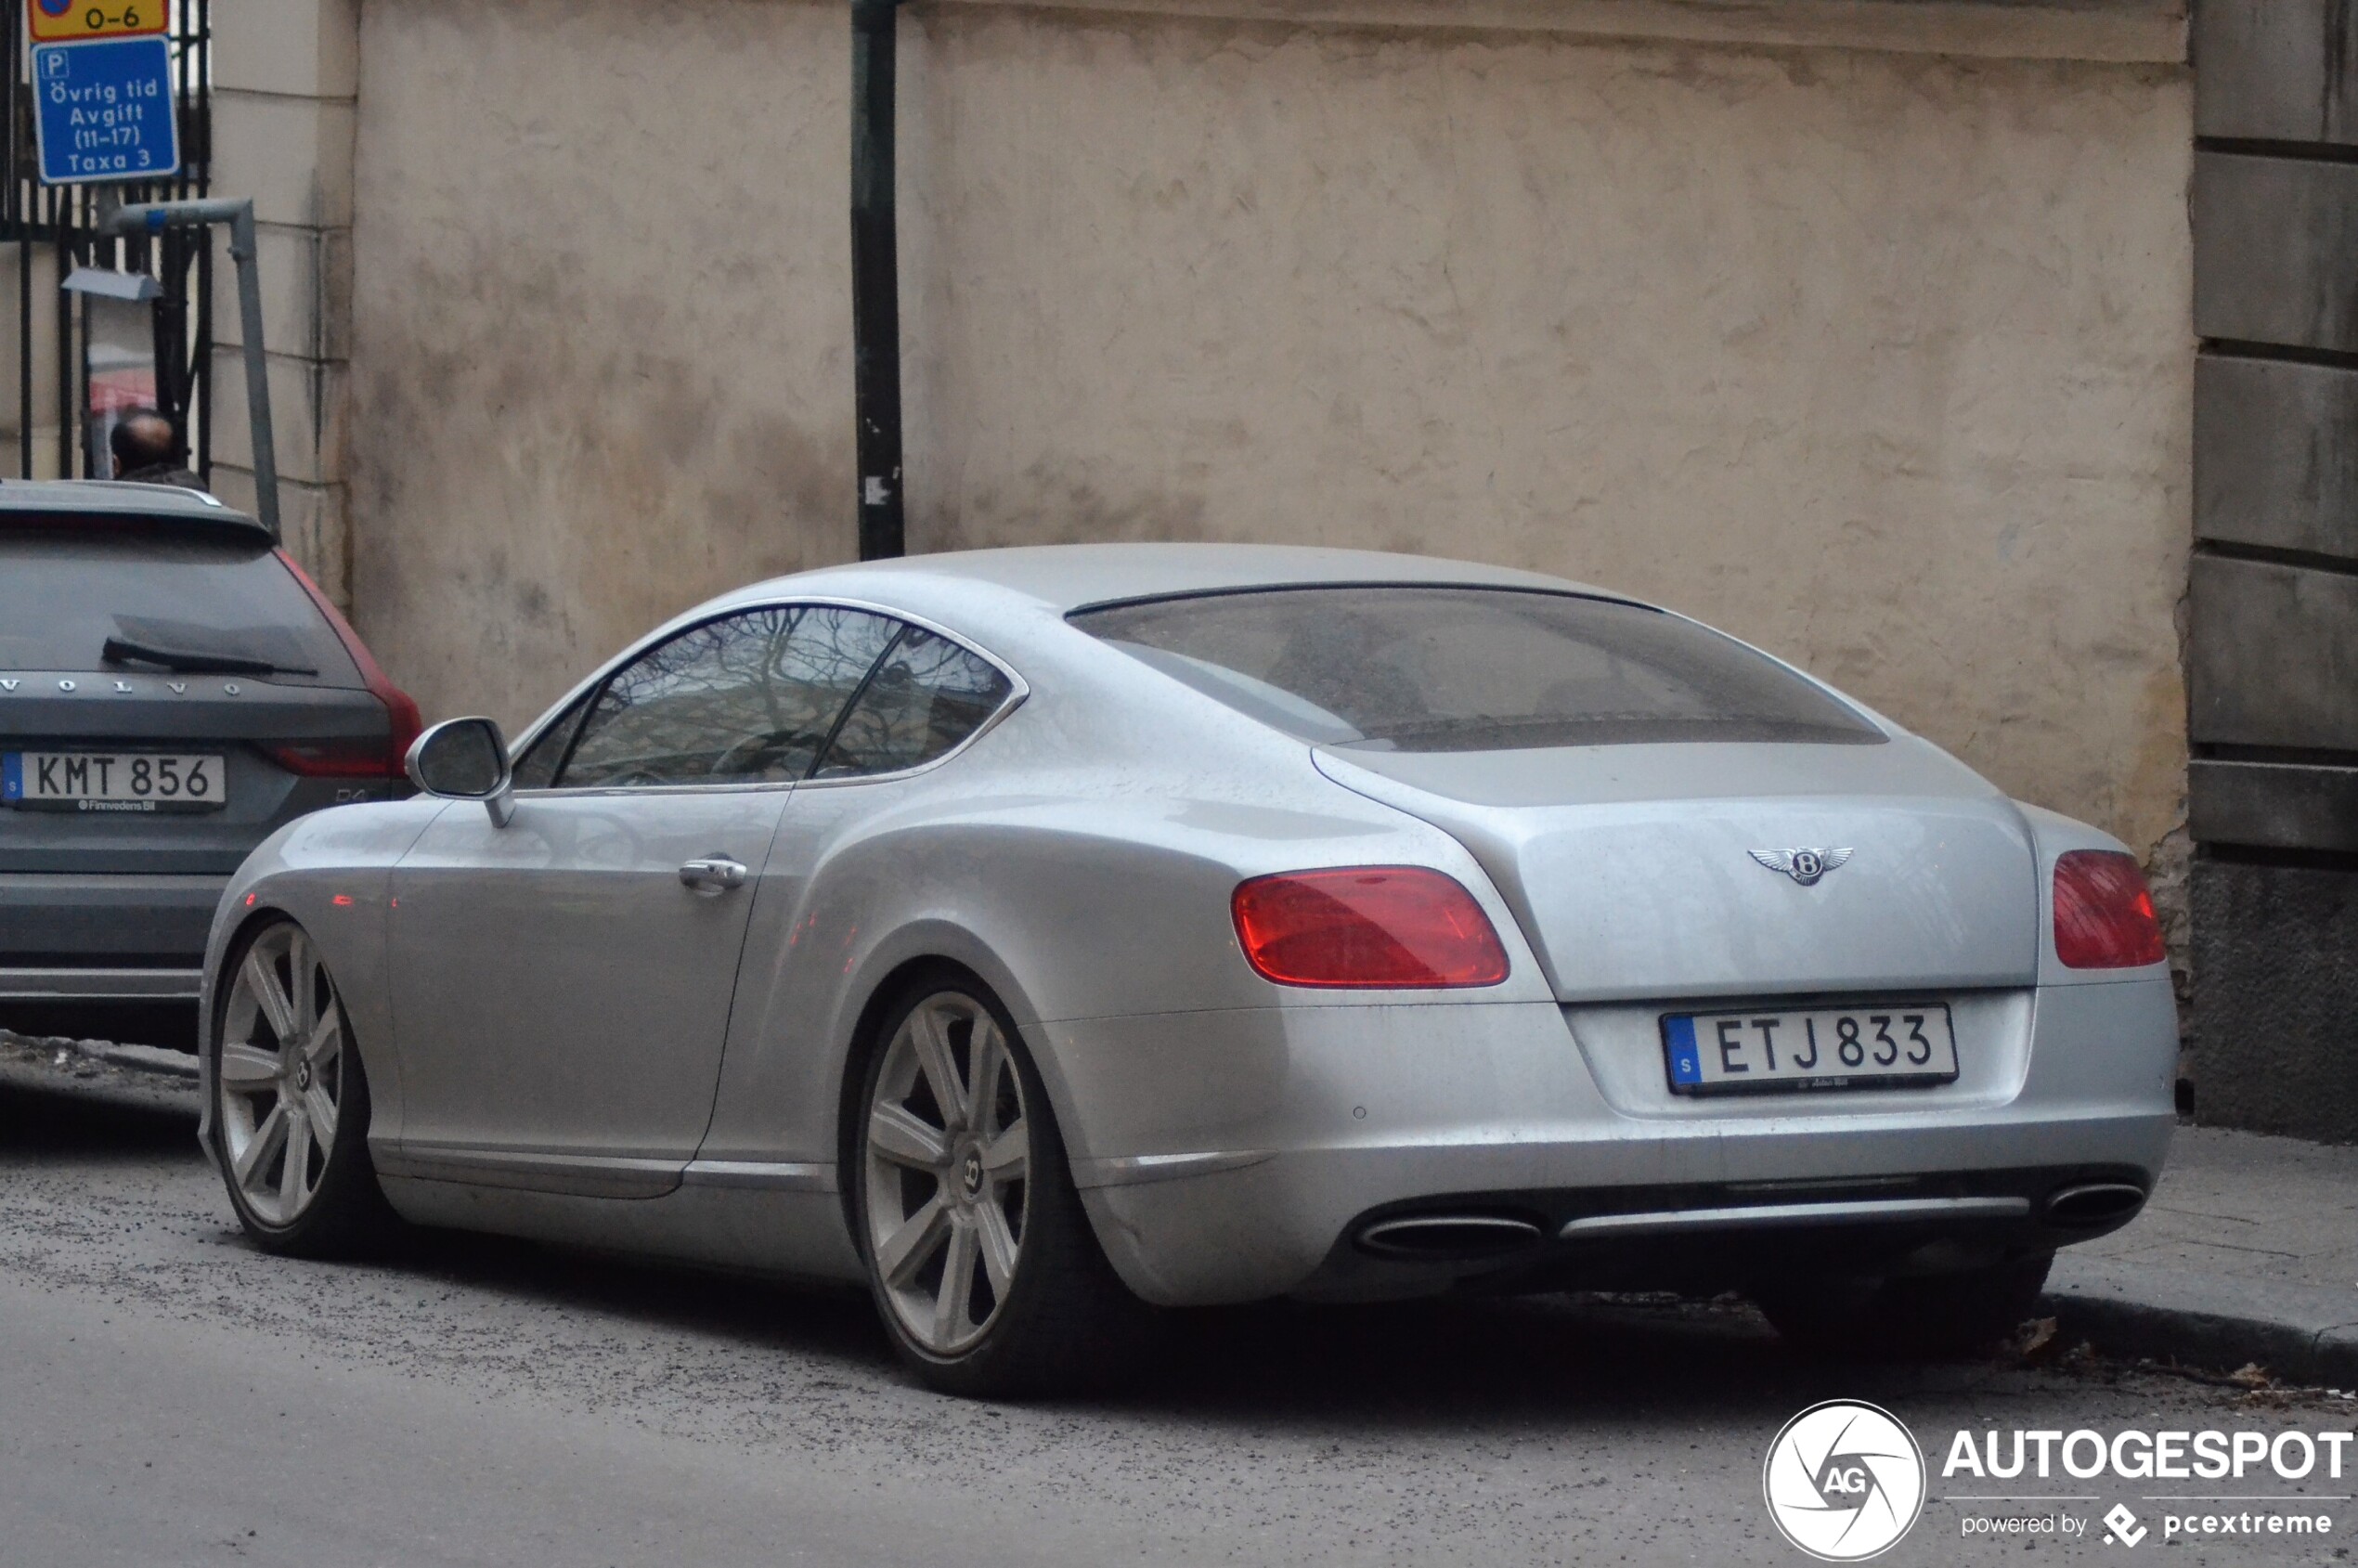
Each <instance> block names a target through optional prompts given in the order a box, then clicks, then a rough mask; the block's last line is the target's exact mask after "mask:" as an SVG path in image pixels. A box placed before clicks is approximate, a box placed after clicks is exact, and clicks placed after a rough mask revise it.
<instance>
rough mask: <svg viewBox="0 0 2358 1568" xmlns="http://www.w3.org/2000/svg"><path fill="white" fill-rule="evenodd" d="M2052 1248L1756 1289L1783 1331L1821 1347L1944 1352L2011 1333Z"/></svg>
mask: <svg viewBox="0 0 2358 1568" xmlns="http://www.w3.org/2000/svg"><path fill="white" fill-rule="evenodd" d="M2054 1261H2055V1255H2054V1253H2053V1252H2033V1253H2030V1254H2028V1255H2027V1256H2024V1257H2018V1258H2009V1259H2007V1260H2006V1261H2004V1262H2003V1263H1993V1264H1989V1265H1988V1266H1986V1267H1982V1268H1976V1269H1967V1270H1962V1271H1952V1272H1950V1273H1945V1274H1926V1275H1903V1276H1894V1277H1891V1278H1886V1279H1866V1280H1834V1281H1828V1280H1798V1279H1784V1280H1778V1281H1774V1282H1772V1283H1770V1284H1768V1285H1765V1286H1763V1287H1762V1288H1761V1289H1758V1290H1757V1291H1756V1292H1755V1296H1756V1300H1757V1301H1758V1302H1759V1305H1760V1310H1761V1314H1762V1315H1764V1316H1766V1317H1767V1318H1768V1319H1769V1323H1770V1325H1771V1326H1772V1327H1774V1328H1776V1330H1777V1332H1778V1334H1779V1335H1780V1336H1781V1337H1782V1338H1783V1339H1784V1340H1785V1341H1787V1342H1788V1343H1790V1344H1793V1345H1794V1346H1795V1347H1796V1348H1798V1349H1801V1350H1803V1351H1806V1352H1808V1353H1810V1354H1816V1355H1880V1356H1898V1357H1920V1358H1941V1357H1953V1356H1963V1355H1971V1354H1976V1353H1977V1352H1980V1351H1984V1350H1987V1349H1989V1347H1990V1346H1991V1345H1992V1344H1994V1343H1996V1342H1997V1341H2000V1340H2002V1339H2005V1338H2006V1337H2007V1336H2008V1335H2010V1334H2012V1333H2013V1332H2014V1331H2015V1329H2016V1328H2020V1327H2021V1325H2022V1323H2023V1322H2024V1320H2025V1319H2027V1318H2028V1317H2030V1316H2031V1315H2033V1313H2034V1312H2035V1311H2036V1310H2037V1308H2038V1305H2039V1294H2040V1291H2041V1289H2044V1288H2045V1286H2046V1283H2047V1270H2048V1268H2049V1266H2050V1265H2052V1264H2053V1263H2054Z"/></svg>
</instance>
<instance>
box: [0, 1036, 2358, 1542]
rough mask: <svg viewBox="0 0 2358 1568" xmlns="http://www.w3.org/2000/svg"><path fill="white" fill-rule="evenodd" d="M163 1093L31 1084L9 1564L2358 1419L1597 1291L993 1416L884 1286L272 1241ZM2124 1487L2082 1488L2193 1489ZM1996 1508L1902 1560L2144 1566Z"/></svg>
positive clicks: (1369, 1510)
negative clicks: (1892, 1444)
mask: <svg viewBox="0 0 2358 1568" xmlns="http://www.w3.org/2000/svg"><path fill="white" fill-rule="evenodd" d="M135 1084H136V1081H134V1080H130V1079H126V1078H123V1076H122V1075H119V1074H113V1073H108V1074H104V1075H100V1076H98V1077H96V1078H90V1079H84V1080H82V1081H79V1082H76V1081H71V1080H69V1079H66V1078H64V1077H63V1076H61V1075H54V1074H53V1075H50V1076H44V1075H43V1072H42V1070H41V1069H31V1068H28V1067H26V1066H24V1065H23V1064H21V1063H19V1064H17V1065H15V1066H13V1067H8V1068H7V1069H6V1070H5V1071H0V1563H5V1564H26V1565H29V1568H30V1565H35V1564H37V1565H40V1568H54V1565H65V1564H107V1563H139V1564H148V1563H175V1564H178V1563H213V1562H225V1563H226V1562H274V1563H302V1564H306V1565H312V1568H318V1565H334V1564H345V1563H352V1564H367V1563H402V1564H439V1563H470V1564H473V1563H517V1564H532V1565H534V1568H548V1565H559V1564H586V1565H601V1564H604V1565H620V1564H675V1563H676V1564H690V1563H693V1564H699V1565H702V1564H713V1565H719V1564H731V1563H739V1562H745V1563H756V1562H758V1563H762V1564H765V1565H770V1564H782V1563H785V1564H791V1563H806V1562H807V1563H820V1564H846V1565H859V1568H867V1565H871V1564H898V1563H924V1564H929V1565H936V1568H948V1565H953V1564H955V1565H965V1564H991V1563H1074V1564H1110V1563H1120V1562H1185V1563H1194V1562H1235V1563H1271V1564H1277V1563H1284V1564H1293V1563H1361V1562H1419V1563H1421V1562H1442V1563H1449V1564H1452V1565H1453V1568H1469V1565H1487V1564H1522V1563H1549V1564H1553V1563H1566V1564H1569V1563H1581V1564H1600V1563H1620V1562H1629V1563H1657V1562H1660V1563H1669V1562H1703V1563H1713V1564H1721V1563H1752V1562H1761V1563H1776V1564H1798V1563H1802V1562H1806V1561H1807V1560H1806V1559H1804V1558H1803V1557H1801V1555H1800V1554H1799V1553H1797V1552H1795V1551H1794V1550H1793V1549H1791V1548H1789V1547H1787V1546H1786V1545H1784V1544H1783V1543H1782V1542H1781V1540H1780V1539H1779V1538H1778V1537H1777V1536H1775V1534H1774V1532H1773V1530H1772V1529H1771V1527H1770V1524H1769V1520H1768V1517H1767V1514H1766V1510H1765V1508H1764V1505H1763V1503H1762V1499H1761V1490H1760V1474H1761V1461H1762V1458H1763V1455H1764V1453H1765V1452H1766V1449H1767V1446H1768V1445H1769V1441H1770V1439H1771V1437H1772V1436H1773V1435H1774V1433H1775V1432H1776V1431H1777V1429H1778V1428H1779V1426H1780V1425H1781V1424H1782V1423H1783V1422H1784V1420H1785V1419H1787V1418H1788V1417H1790V1416H1792V1415H1793V1414H1794V1412H1796V1411H1798V1410H1800V1409H1801V1408H1803V1407H1804V1406H1807V1405H1809V1404H1812V1403H1814V1402H1815V1401H1817V1400H1820V1399H1824V1398H1830V1397H1838V1396H1839V1397H1856V1398H1865V1399H1871V1400H1874V1401H1876V1402H1878V1403H1881V1404H1883V1405H1884V1406H1886V1407H1888V1408H1890V1409H1892V1410H1894V1411H1895V1412H1897V1413H1898V1415H1899V1416H1900V1417H1901V1418H1902V1419H1905V1420H1906V1421H1907V1422H1908V1423H1909V1424H1910V1425H1911V1428H1912V1429H1913V1430H1914V1432H1916V1434H1917V1436H1918V1437H1919V1438H1920V1439H1922V1440H1923V1441H1924V1445H1925V1446H1926V1447H1927V1448H1929V1449H1932V1450H1934V1456H1933V1457H1934V1464H1935V1466H1936V1478H1935V1480H1934V1482H1933V1486H1932V1491H1933V1495H1934V1497H1935V1498H1936V1499H1939V1498H1941V1497H1944V1495H1945V1491H1946V1490H1952V1489H1962V1488H1945V1487H1944V1484H1943V1483H1942V1482H1940V1481H1939V1480H1938V1479H1937V1465H1938V1462H1939V1453H1940V1451H1941V1450H1942V1449H1943V1448H1945V1445H1946V1444H1947V1442H1948V1440H1949V1437H1950V1433H1951V1432H1954V1431H1955V1430H1957V1429H1958V1428H1959V1427H1961V1426H1971V1427H1992V1426H1994V1427H1998V1428H2001V1429H2003V1428H2008V1427H2015V1426H2023V1427H2031V1428H2041V1427H2047V1428H2061V1429H2065V1430H2069V1429H2073V1428H2078V1427H2097V1428H2106V1429H2109V1428H2114V1427H2118V1426H2121V1425H2131V1426H2139V1427H2145V1428H2151V1427H2154V1426H2157V1425H2176V1426H2192V1427H2195V1428H2201V1427H2203V1426H2207V1425H2208V1426H2219V1425H2228V1426H2233V1425H2237V1424H2245V1425H2261V1426H2276V1427H2281V1426H2286V1425H2300V1426H2304V1427H2308V1428H2311V1429H2313V1430H2314V1429H2317V1428H2320V1427H2336V1428H2347V1427H2348V1426H2349V1425H2350V1424H2351V1416H2350V1410H2351V1406H2349V1405H2347V1404H2346V1403H2345V1404H2339V1405H2337V1404H2335V1403H2333V1402H2332V1401H2330V1400H2327V1399H2319V1398H2312V1397H2309V1396H2294V1397H2293V1398H2291V1400H2290V1401H2289V1402H2288V1403H2287V1402H2286V1401H2283V1400H2281V1399H2274V1400H2271V1401H2268V1402H2265V1403H2264V1404H2262V1405H2261V1406H2254V1405H2253V1404H2252V1403H2251V1402H2250V1401H2249V1400H2248V1399H2247V1397H2246V1396H2245V1395H2243V1394H2241V1393H2237V1392H2235V1391H2232V1390H2226V1389H2221V1388H2216V1387H2211V1386H2208V1385H2204V1384H2201V1383H2196V1382H2192V1381H2188V1380H2183V1379H2179V1378H2175V1377H2169V1376H2163V1375H2158V1374H2154V1373H2149V1372H2138V1371H2125V1370H2123V1369H2121V1368H2119V1367H2111V1366H2107V1365H2105V1364H2104V1363H2103V1362H2101V1361H2096V1362H2092V1363H2089V1362H2083V1361H2079V1360H2073V1359H2070V1358H2066V1359H2065V1360H2064V1361H2062V1362H2058V1363H2055V1364H2049V1365H2041V1366H2024V1365H2020V1364H2018V1363H2001V1362H1994V1361H1993V1362H1990V1363H1987V1364H1963V1365H1948V1366H1937V1367H1888V1366H1867V1365H1860V1366H1826V1365H1817V1364H1811V1363H1807V1362H1805V1361H1802V1360H1799V1359H1797V1358H1795V1357H1794V1356H1792V1355H1790V1354H1787V1353H1786V1351H1785V1350H1784V1349H1783V1348H1782V1347H1781V1345H1779V1344H1778V1343H1777V1341H1775V1339H1774V1338H1773V1337H1772V1336H1771V1335H1770V1334H1769V1332H1768V1330H1767V1329H1766V1328H1764V1327H1762V1326H1761V1324H1760V1323H1759V1321H1758V1319H1757V1318H1756V1317H1755V1316H1754V1315H1752V1314H1751V1313H1750V1312H1749V1310H1748V1309H1744V1308H1742V1307H1740V1306H1733V1305H1721V1306H1717V1307H1687V1308H1678V1307H1674V1306H1668V1305H1653V1304H1643V1303H1596V1302H1588V1303H1581V1302H1566V1301H1562V1300H1554V1301H1544V1302H1515V1303H1488V1304H1483V1303H1459V1304H1450V1305H1445V1306H1429V1307H1415V1308H1398V1309H1382V1310H1364V1309H1363V1310H1359V1311H1350V1312H1345V1311H1337V1310H1325V1311H1310V1310H1297V1309H1268V1310H1252V1311H1242V1312H1233V1313H1224V1314H1217V1315H1207V1316H1205V1317H1203V1318H1201V1319H1200V1320H1196V1321H1191V1322H1189V1323H1187V1324H1186V1325H1185V1327H1184V1328H1183V1329H1182V1331H1181V1332H1180V1334H1179V1336H1178V1338H1177V1339H1176V1341H1174V1344H1173V1349H1172V1351H1171V1353H1170V1365H1168V1366H1167V1367H1165V1368H1163V1369H1162V1372H1161V1374H1160V1376H1159V1377H1157V1378H1155V1379H1153V1380H1149V1381H1147V1383H1145V1384H1144V1385H1142V1386H1141V1387H1139V1388H1138V1389H1136V1390H1134V1391H1133V1392H1130V1393H1126V1394H1124V1395H1122V1396H1121V1397H1119V1398H1115V1399H1108V1400H1103V1401H1099V1402H1095V1403H1090V1404H1070V1405H1054V1406H988V1405H977V1404H962V1403H957V1402H953V1401H949V1400H944V1399H940V1398H938V1397H936V1396H933V1395H931V1394H927V1393H923V1392H921V1391H919V1390H918V1389H916V1388H915V1387H914V1386H913V1385H912V1384H911V1383H910V1382H909V1381H908V1380H907V1379H905V1378H904V1377H903V1376H902V1375H901V1374H900V1371H899V1370H898V1369H897V1367H895V1366H894V1364H893V1363H892V1360H891V1358H890V1356H889V1354H888V1353H887V1347H886V1344H885V1341H884V1339H883V1336H882V1334H881V1333H880V1332H879V1330H878V1329H877V1328H875V1325H874V1323H873V1321H872V1320H871V1317H870V1315H869V1307H868V1304H867V1302H866V1301H865V1300H864V1299H863V1298H862V1297H860V1296H857V1295H854V1294H849V1293H831V1292H823V1291H811V1290H805V1289H791V1288H786V1287H781V1286H775V1285H770V1284H765V1283H758V1282H751V1281H745V1280H740V1279H733V1278H720V1277H714V1276H706V1275H699V1274H693V1273H686V1272H679V1271H673V1270H665V1269H651V1268H645V1267H638V1266H633V1265H629V1264H626V1263H617V1262H614V1261H609V1260H604V1259H598V1258H590V1257H584V1256H578V1255H570V1254H564V1253H559V1252H554V1251H546V1250H542V1249H538V1248H532V1247H525V1246H521V1245H516V1244H511V1243H506V1242H501V1241H497V1240H487V1239H480V1238H464V1237H452V1236H426V1237H420V1238H416V1239H415V1241H414V1242H413V1243H412V1244H411V1245H409V1246H408V1248H407V1249H406V1250H405V1251H402V1252H401V1253H400V1254H399V1255H397V1256H393V1257H389V1258H386V1259H384V1260H382V1261H381V1262H376V1263H369V1264H366V1265H343V1264H338V1265H323V1264H316V1263H289V1262H282V1261H279V1260H276V1259H272V1258H269V1257H266V1256H264V1255H262V1254H261V1253H258V1252H256V1251H253V1249H252V1248H250V1247H248V1246H247V1245H246V1244H245V1243H244V1241H243V1240H242V1239H241V1238H240V1235H239V1234H238V1232H237V1229H236V1227H235V1225H234V1224H233V1223H232V1221H231V1218H230V1213H229V1210H228V1207H227V1201H226V1199H224V1198H223V1196H222V1194H221V1192H220V1190H219V1187H218V1186H217V1184H216V1180H215V1178H214V1174H213V1173H212V1172H211V1170H210V1169H209V1168H208V1167H207V1166H206V1165H205V1164H204V1163H203V1161H202V1160H201V1159H200V1158H199V1156H198V1154H197V1150H196V1147H195V1144H194V1140H193V1137H192V1121H191V1116H190V1113H189V1109H188V1106H187V1103H186V1095H185V1093H183V1094H180V1095H175V1094H173V1093H170V1092H158V1091H154V1090H149V1089H141V1088H137V1087H136V1086H134V1085H135ZM2099 1488H2102V1489H2105V1490H2106V1496H2105V1497H2104V1500H2103V1501H2101V1502H2099V1503H2097V1504H2095V1505H2094V1506H2093V1508H2092V1509H2082V1510H2080V1511H2082V1512H2083V1513H2092V1512H2097V1511H2101V1510H2102V1509H2104V1508H2105V1507H2108V1506H2109V1504H2110V1502H2111V1501H2112V1500H2114V1495H2118V1496H2123V1497H2129V1498H2130V1499H2131V1504H2132V1506H2134V1507H2138V1508H2141V1509H2144V1510H2146V1511H2147V1513H2148V1514H2150V1513H2151V1511H2152V1510H2153V1509H2154V1507H2155V1506H2156V1505H2150V1504H2143V1503H2137V1502H2135V1501H2134V1494H2135V1493H2136V1491H2137V1490H2138V1488H2137V1486H2136V1485H2134V1484H2117V1483H2116V1484H2105V1483H2098V1484H2094V1485H2093V1486H2092V1487H2086V1488H2082V1489H2083V1490H2093V1489H2099ZM2145 1489H2147V1490H2150V1489H2151V1487H2150V1485H2148V1486H2147V1487H2146V1488H2145ZM2310 1489H2311V1490H2313V1491H2316V1492H2326V1493H2333V1492H2349V1491H2352V1490H2353V1489H2358V1488H2353V1487H2352V1486H2351V1485H2350V1484H2348V1483H2346V1482H2345V1483H2343V1484H2340V1485H2339V1486H2335V1485H2332V1484H2326V1483H2322V1482H2320V1483H2317V1484H2314V1485H2313V1486H2312V1487H2311V1488H2310ZM1987 1507H1988V1505H1963V1504H1958V1503H1953V1502H1949V1501H1943V1500H1936V1501H1934V1502H1933V1503H1932V1504H1931V1505H1930V1506H1929V1507H1928V1508H1927V1509H1926V1510H1925V1512H1924V1518H1923V1519H1922V1521H1921V1522H1920V1523H1918V1525H1917V1526H1916V1528H1915V1530H1914V1532H1913V1533H1912V1534H1911V1536H1909V1537H1908V1538H1907V1539H1906V1540H1904V1541H1902V1542H1901V1543H1900V1544H1899V1546H1898V1548H1896V1549H1894V1550H1893V1551H1892V1552H1891V1553H1890V1554H1889V1555H1888V1556H1886V1557H1885V1558H1883V1559H1880V1560H1879V1561H1881V1562H1902V1563H1911V1562H1942V1563H1953V1562H1968V1563H1970V1562H1992V1563H1995V1562H2000V1561H2008V1562H2020V1561H2022V1560H2023V1559H2022V1556H2021V1554H2022V1553H2023V1552H2024V1551H2026V1550H2028V1551H2029V1552H2030V1553H2032V1554H2034V1555H2033V1558H2032V1560H2033V1561H2053V1560H2055V1559H2058V1558H2066V1557H2068V1558H2072V1559H2074V1560H2079V1559H2087V1560H2100V1561H2104V1562H2120V1561H2123V1560H2124V1559H2127V1558H2128V1556H2129V1554H2128V1553H2127V1552H2125V1551H2124V1550H2122V1549H2118V1548H2115V1547H2109V1546H2105V1545H2104V1544H2102V1543H2101V1541H2099V1540H2096V1539H2083V1540H2082V1541H2080V1542H2079V1543H2078V1544H2077V1545H2076V1546H2075V1545H2067V1544H2064V1543H2059V1542H2057V1541H2055V1540H2054V1539H2033V1540H2027V1541H2026V1540H2010V1541H2007V1542H2005V1543H2004V1544H2002V1545H2001V1544H1995V1543H1992V1542H1989V1541H1987V1540H1982V1539H1974V1540H1970V1541H1968V1540H1965V1539H1963V1538H1962V1536H1961V1525H1960V1516H1961V1514H1962V1513H1963V1512H1967V1511H1972V1510H1975V1509H1976V1508H1981V1509H1984V1510H1986V1509H1987ZM2317 1507H2318V1508H2319V1509H2320V1510H2326V1511H2330V1512H2331V1513H2332V1514H2334V1515H2335V1516H2336V1519H2337V1534H2336V1536H2332V1537H2329V1538H2327V1539H2326V1541H2323V1542H2315V1543H2300V1544H2287V1545H2284V1546H2277V1545H2276V1544H2275V1543H2274V1542H2268V1541H2261V1542H2245V1543H2226V1544H2212V1545H2185V1544H2181V1545H2178V1546H2175V1547H2170V1548H2168V1549H2163V1547H2162V1545H2161V1542H2160V1539H2159V1536H2158V1534H2156V1536H2153V1537H2151V1538H2149V1539H2148V1540H2147V1542H2146V1544H2145V1546H2144V1549H2143V1550H2140V1551H2138V1552H2137V1553H2136V1554H2135V1556H2136V1557H2137V1558H2144V1557H2149V1556H2156V1555H2157V1556H2158V1560H2159V1561H2161V1562H2175V1563H2187V1564H2192V1563H2196V1562H2220V1563H2243V1562H2293V1561H2317V1562H2334V1561H2338V1560H2340V1559H2342V1558H2344V1557H2345V1556H2346V1555H2347V1552H2348V1550H2349V1547H2348V1546H2345V1545H2342V1544H2340V1543H2344V1542H2350V1541H2351V1540H2352V1534H2351V1533H2350V1525H2349V1524H2346V1523H2344V1522H2342V1521H2341V1520H2340V1518H2339V1516H2340V1515H2341V1514H2343V1513H2345V1512H2347V1511H2349V1510H2350V1507H2351V1505H2348V1504H2344V1503H2338V1502H2337V1503H2331V1504H2325V1503H2320V1504H2318V1505H2317ZM2149 1523H2157V1521H2151V1520H2149ZM2350 1523H2358V1516H2353V1519H2352V1521H2351V1522H2350ZM2101 1535H2102V1526H2101V1525H2098V1526H2097V1527H2096V1528H2095V1529H2094V1530H2093V1531H2092V1532H2091V1536H2101Z"/></svg>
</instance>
